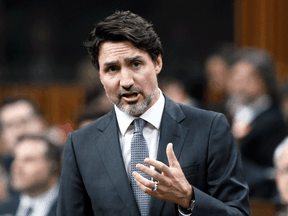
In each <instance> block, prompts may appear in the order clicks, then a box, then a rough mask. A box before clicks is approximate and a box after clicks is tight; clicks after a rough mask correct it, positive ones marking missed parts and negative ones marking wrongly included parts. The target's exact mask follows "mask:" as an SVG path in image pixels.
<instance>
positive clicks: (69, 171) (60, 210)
mask: <svg viewBox="0 0 288 216" xmlns="http://www.w3.org/2000/svg"><path fill="white" fill-rule="evenodd" d="M83 215H85V216H90V215H91V216H92V215H93V212H92V206H91V201H90V198H89V196H88V194H87V192H86V190H85V188H84V184H83V181H82V178H81V175H80V171H79V169H78V166H77V162H76V158H75V152H74V148H73V142H72V134H71V133H70V134H69V135H68V137H67V141H66V145H65V150H64V161H63V169H62V173H61V178H60V190H59V197H58V205H57V216H83Z"/></svg>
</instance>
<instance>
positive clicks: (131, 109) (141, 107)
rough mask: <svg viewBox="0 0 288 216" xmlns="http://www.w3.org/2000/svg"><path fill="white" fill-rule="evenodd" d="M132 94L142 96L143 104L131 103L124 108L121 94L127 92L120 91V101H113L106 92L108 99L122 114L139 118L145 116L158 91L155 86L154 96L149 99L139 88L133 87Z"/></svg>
mask: <svg viewBox="0 0 288 216" xmlns="http://www.w3.org/2000/svg"><path fill="white" fill-rule="evenodd" d="M130 91H131V92H138V94H142V96H143V101H142V103H141V104H137V103H136V104H133V103H130V104H128V105H127V106H126V107H125V106H124V104H123V103H122V102H121V94H122V93H123V92H127V91H120V92H119V93H118V98H119V99H118V101H116V102H115V101H112V100H111V99H110V98H109V96H108V94H107V92H106V96H107V97H108V99H109V100H110V101H111V102H112V103H113V104H114V105H116V106H117V107H118V108H119V109H120V110H121V111H122V112H124V113H126V114H127V115H131V116H139V115H141V114H143V113H144V112H145V111H146V110H147V108H148V106H149V105H150V104H151V102H152V101H153V99H154V97H155V94H156V91H157V85H156V86H155V88H154V90H153V92H152V94H151V95H150V97H149V98H147V97H145V96H144V93H143V91H142V90H141V89H138V88H135V87H132V88H131V89H130Z"/></svg>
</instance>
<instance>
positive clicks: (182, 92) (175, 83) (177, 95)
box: [159, 77, 200, 107]
mask: <svg viewBox="0 0 288 216" xmlns="http://www.w3.org/2000/svg"><path fill="white" fill-rule="evenodd" d="M159 87H160V88H161V89H162V91H163V93H165V94H166V95H167V96H168V97H169V98H170V99H172V100H173V101H175V102H176V103H181V104H186V105H189V106H193V107H200V104H199V101H198V100H197V99H195V98H193V97H191V96H190V95H189V93H188V91H187V88H186V86H185V84H184V83H183V82H182V81H181V80H180V79H177V78H175V77H165V78H163V79H162V80H161V81H160V82H159Z"/></svg>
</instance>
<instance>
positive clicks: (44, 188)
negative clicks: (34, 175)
mask: <svg viewBox="0 0 288 216" xmlns="http://www.w3.org/2000/svg"><path fill="white" fill-rule="evenodd" d="M57 181H58V178H56V177H51V179H50V180H49V181H48V182H47V183H46V184H42V185H39V186H38V187H37V188H33V189H31V190H27V191H25V194H26V195H27V196H28V197H30V198H31V199H36V198H38V197H41V196H43V195H44V194H45V193H47V192H48V191H49V190H50V189H51V188H52V187H53V186H54V185H55V184H56V183H57Z"/></svg>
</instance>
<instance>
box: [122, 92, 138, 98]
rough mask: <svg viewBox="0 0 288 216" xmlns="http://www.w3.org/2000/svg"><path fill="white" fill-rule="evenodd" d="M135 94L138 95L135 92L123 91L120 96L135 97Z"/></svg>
mask: <svg viewBox="0 0 288 216" xmlns="http://www.w3.org/2000/svg"><path fill="white" fill-rule="evenodd" d="M137 95H138V93H136V92H132V93H124V94H122V97H126V98H132V97H136V96H137Z"/></svg>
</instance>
